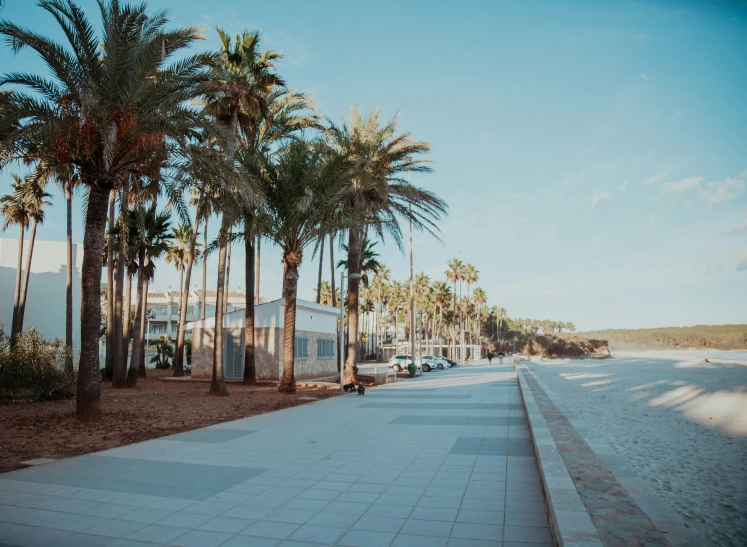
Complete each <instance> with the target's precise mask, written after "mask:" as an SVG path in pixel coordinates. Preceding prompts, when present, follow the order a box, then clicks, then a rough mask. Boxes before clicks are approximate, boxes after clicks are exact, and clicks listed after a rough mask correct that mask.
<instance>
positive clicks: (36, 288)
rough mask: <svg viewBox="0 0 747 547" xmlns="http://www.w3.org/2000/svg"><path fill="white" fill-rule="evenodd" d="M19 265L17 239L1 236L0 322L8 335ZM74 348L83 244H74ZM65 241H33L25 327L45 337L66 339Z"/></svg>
mask: <svg viewBox="0 0 747 547" xmlns="http://www.w3.org/2000/svg"><path fill="white" fill-rule="evenodd" d="M23 247H24V249H23V251H24V253H23V254H24V258H23V264H24V265H25V264H26V257H27V256H28V250H29V249H28V247H29V242H28V237H26V240H25V241H24V246H23ZM17 264H18V240H17V239H0V324H2V325H3V328H4V329H5V333H6V334H10V327H11V324H12V322H13V298H14V294H15V286H16V266H17ZM73 265H74V268H73V349H74V350H75V351H76V352H77V351H78V350H79V349H80V276H81V267H82V265H83V245H80V244H77V243H76V244H73ZM66 279H67V243H66V242H64V241H42V240H39V239H37V240H36V242H35V244H34V256H33V260H32V261H31V275H30V277H29V287H28V294H27V297H26V313H25V315H24V319H23V326H24V330H27V329H28V328H29V327H35V328H36V330H38V331H39V332H40V333H41V334H42V336H44V337H45V338H62V339H63V340H64V339H65V305H66V294H67V292H66V291H67V281H66Z"/></svg>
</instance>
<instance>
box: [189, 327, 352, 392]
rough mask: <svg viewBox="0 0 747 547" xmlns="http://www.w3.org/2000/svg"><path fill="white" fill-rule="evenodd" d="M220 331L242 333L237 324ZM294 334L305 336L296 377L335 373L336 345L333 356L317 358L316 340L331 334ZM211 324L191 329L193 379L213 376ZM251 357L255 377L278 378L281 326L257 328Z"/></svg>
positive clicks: (331, 336)
mask: <svg viewBox="0 0 747 547" xmlns="http://www.w3.org/2000/svg"><path fill="white" fill-rule="evenodd" d="M223 332H224V333H225V332H232V333H234V334H236V335H240V334H241V329H240V328H236V327H229V328H225V329H224V330H223ZM296 336H301V337H305V338H308V341H309V342H308V348H309V351H308V354H309V356H308V358H307V359H296V363H295V368H296V370H295V372H296V378H297V379H299V380H304V379H309V378H320V377H324V376H336V375H337V374H338V371H337V347H336V344H335V349H334V351H335V357H333V358H331V359H319V358H318V357H317V350H318V346H317V342H318V340H319V339H320V338H326V339H334V335H330V334H329V333H320V332H312V331H296ZM214 339H215V329H214V328H213V327H206V328H199V329H198V328H196V329H194V330H193V331H192V340H193V341H192V378H212V375H213V343H214ZM254 348H255V349H254V360H255V366H256V370H257V380H260V381H263V380H265V381H277V380H279V379H280V374H281V372H282V363H283V329H277V328H259V329H255V331H254Z"/></svg>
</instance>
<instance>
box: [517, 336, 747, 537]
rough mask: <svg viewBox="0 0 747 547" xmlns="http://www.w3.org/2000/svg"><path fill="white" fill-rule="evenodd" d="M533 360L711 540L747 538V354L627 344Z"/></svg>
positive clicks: (533, 365) (570, 402)
mask: <svg viewBox="0 0 747 547" xmlns="http://www.w3.org/2000/svg"><path fill="white" fill-rule="evenodd" d="M705 359H708V360H709V361H710V362H709V363H706V362H705ZM530 367H531V369H532V370H533V371H534V372H535V373H536V374H537V375H538V376H539V378H540V379H541V380H542V381H544V382H545V383H546V384H547V385H548V386H549V387H551V388H552V389H553V390H554V391H555V393H557V394H558V396H560V397H561V398H563V400H564V401H565V403H566V404H567V405H568V406H569V407H570V408H571V409H572V410H573V411H574V412H576V413H577V414H578V415H579V416H580V417H582V418H583V419H584V420H585V421H586V423H587V424H588V425H589V426H590V427H592V428H593V429H594V430H595V431H596V432H597V433H598V434H599V435H601V436H602V437H603V438H604V439H605V441H607V443H609V445H610V446H611V447H612V448H613V449H615V450H616V451H617V452H618V454H620V455H621V456H623V457H625V458H626V459H627V460H628V461H629V462H630V464H631V465H632V466H633V467H634V468H635V470H636V472H637V473H638V474H639V475H640V476H641V477H642V478H643V479H644V480H646V481H647V482H648V483H649V484H650V485H651V487H652V488H653V489H654V490H655V491H656V492H657V493H658V494H659V495H660V496H661V497H662V498H663V499H664V500H665V501H666V502H667V503H669V504H670V505H671V506H672V507H674V508H675V509H676V510H677V511H679V512H680V514H681V515H682V516H683V517H684V518H685V521H686V522H687V524H688V526H690V527H691V528H692V529H693V530H694V532H695V533H696V534H697V535H698V536H699V537H700V538H701V540H702V544H703V545H719V546H729V547H732V546H733V547H737V546H744V545H747V353H744V352H743V353H736V352H723V351H712V352H709V351H688V350H684V351H647V352H626V353H617V354H614V358H613V359H608V360H555V361H543V362H542V363H531V364H530Z"/></svg>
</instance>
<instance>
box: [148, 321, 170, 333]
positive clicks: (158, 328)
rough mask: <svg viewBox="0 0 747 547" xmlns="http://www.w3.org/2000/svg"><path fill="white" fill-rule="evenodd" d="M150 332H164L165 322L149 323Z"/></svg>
mask: <svg viewBox="0 0 747 547" xmlns="http://www.w3.org/2000/svg"><path fill="white" fill-rule="evenodd" d="M150 333H151V334H166V323H151V324H150Z"/></svg>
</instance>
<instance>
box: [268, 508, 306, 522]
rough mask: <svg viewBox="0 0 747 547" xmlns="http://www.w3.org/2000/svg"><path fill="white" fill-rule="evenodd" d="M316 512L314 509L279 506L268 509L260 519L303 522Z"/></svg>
mask: <svg viewBox="0 0 747 547" xmlns="http://www.w3.org/2000/svg"><path fill="white" fill-rule="evenodd" d="M315 514H316V511H305V510H303V509H288V508H285V507H280V508H278V509H275V510H274V511H270V512H269V513H267V515H265V516H264V517H263V519H262V520H270V521H273V522H289V523H291V524H304V523H305V522H306V521H308V520H309V519H310V518H311V517H313V516H314V515H315Z"/></svg>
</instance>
